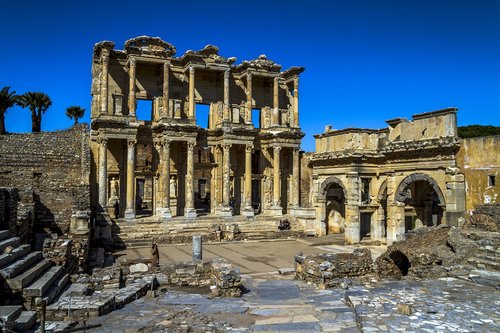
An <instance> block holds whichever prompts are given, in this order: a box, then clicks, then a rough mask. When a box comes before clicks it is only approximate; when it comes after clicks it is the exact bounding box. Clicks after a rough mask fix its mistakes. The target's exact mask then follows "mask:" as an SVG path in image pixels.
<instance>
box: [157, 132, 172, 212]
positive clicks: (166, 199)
mask: <svg viewBox="0 0 500 333" xmlns="http://www.w3.org/2000/svg"><path fill="white" fill-rule="evenodd" d="M161 165H162V174H163V178H162V186H161V187H162V189H163V200H162V207H161V208H160V210H159V213H160V216H161V217H162V218H163V219H166V220H168V219H171V218H172V212H171V210H170V140H165V141H164V142H163V159H162V164H161Z"/></svg>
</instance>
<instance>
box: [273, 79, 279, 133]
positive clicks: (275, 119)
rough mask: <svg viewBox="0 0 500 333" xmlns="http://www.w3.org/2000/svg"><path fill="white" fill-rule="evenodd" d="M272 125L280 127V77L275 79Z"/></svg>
mask: <svg viewBox="0 0 500 333" xmlns="http://www.w3.org/2000/svg"><path fill="white" fill-rule="evenodd" d="M271 125H273V126H277V125H279V77H277V76H276V77H275V78H274V85H273V115H272V117H271Z"/></svg>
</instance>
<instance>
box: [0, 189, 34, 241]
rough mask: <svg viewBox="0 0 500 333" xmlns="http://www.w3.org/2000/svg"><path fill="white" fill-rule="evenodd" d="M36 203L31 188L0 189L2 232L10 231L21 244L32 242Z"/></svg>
mask: <svg viewBox="0 0 500 333" xmlns="http://www.w3.org/2000/svg"><path fill="white" fill-rule="evenodd" d="M34 210H35V203H34V201H33V190H32V189H31V188H26V189H22V190H19V189H15V188H10V187H7V188H6V187H0V230H9V231H10V234H11V235H12V236H17V237H20V238H21V242H23V243H29V242H31V240H32V232H33V220H34V218H33V217H34V216H33V213H34Z"/></svg>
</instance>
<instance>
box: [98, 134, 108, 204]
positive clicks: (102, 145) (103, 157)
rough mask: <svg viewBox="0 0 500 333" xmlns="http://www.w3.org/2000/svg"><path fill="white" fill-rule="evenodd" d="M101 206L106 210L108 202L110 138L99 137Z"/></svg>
mask: <svg viewBox="0 0 500 333" xmlns="http://www.w3.org/2000/svg"><path fill="white" fill-rule="evenodd" d="M98 142H99V206H100V208H99V209H100V211H101V212H106V206H107V203H108V161H107V152H108V139H107V138H99V139H98Z"/></svg>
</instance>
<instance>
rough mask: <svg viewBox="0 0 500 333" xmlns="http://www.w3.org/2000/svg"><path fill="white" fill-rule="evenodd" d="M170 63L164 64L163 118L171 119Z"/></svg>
mask: <svg viewBox="0 0 500 333" xmlns="http://www.w3.org/2000/svg"><path fill="white" fill-rule="evenodd" d="M169 81H170V63H169V62H166V63H165V64H163V112H162V117H166V118H171V114H170V108H169V106H168V104H169V103H170V82H169Z"/></svg>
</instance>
